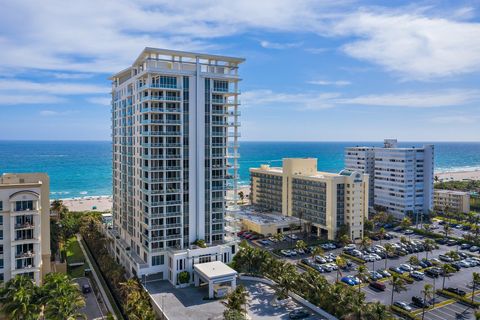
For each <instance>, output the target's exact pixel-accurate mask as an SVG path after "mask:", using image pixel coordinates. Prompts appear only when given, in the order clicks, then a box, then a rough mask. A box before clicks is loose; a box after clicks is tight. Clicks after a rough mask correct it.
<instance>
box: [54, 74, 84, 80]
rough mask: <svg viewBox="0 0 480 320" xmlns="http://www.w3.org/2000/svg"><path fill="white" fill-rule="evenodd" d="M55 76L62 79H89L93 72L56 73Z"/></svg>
mask: <svg viewBox="0 0 480 320" xmlns="http://www.w3.org/2000/svg"><path fill="white" fill-rule="evenodd" d="M53 76H54V77H55V78H56V79H62V80H70V79H74V80H78V79H89V78H91V77H93V74H91V73H54V74H53Z"/></svg>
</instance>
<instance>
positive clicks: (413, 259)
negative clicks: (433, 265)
mask: <svg viewBox="0 0 480 320" xmlns="http://www.w3.org/2000/svg"><path fill="white" fill-rule="evenodd" d="M408 263H410V264H411V265H412V266H418V264H419V263H420V261H419V260H418V258H417V256H410V258H409V259H408Z"/></svg>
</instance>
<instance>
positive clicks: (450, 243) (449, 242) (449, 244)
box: [447, 239, 457, 247]
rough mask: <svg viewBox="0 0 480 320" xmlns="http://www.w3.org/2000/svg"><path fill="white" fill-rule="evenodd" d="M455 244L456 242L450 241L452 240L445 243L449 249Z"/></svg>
mask: <svg viewBox="0 0 480 320" xmlns="http://www.w3.org/2000/svg"><path fill="white" fill-rule="evenodd" d="M456 244H457V241H456V240H453V239H452V240H448V241H447V246H449V247H451V246H454V245H456Z"/></svg>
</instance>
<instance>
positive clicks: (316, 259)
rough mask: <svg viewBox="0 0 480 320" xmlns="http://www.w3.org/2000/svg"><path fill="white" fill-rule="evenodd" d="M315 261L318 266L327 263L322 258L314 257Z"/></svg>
mask: <svg viewBox="0 0 480 320" xmlns="http://www.w3.org/2000/svg"><path fill="white" fill-rule="evenodd" d="M315 261H316V262H318V263H320V264H323V263H327V260H325V258H324V257H322V256H315Z"/></svg>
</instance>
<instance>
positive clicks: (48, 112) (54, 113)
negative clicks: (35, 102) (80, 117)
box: [40, 110, 78, 117]
mask: <svg viewBox="0 0 480 320" xmlns="http://www.w3.org/2000/svg"><path fill="white" fill-rule="evenodd" d="M77 112H78V111H76V110H66V111H53V110H42V111H40V115H41V116H43V117H55V116H63V115H69V114H72V113H77Z"/></svg>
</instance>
